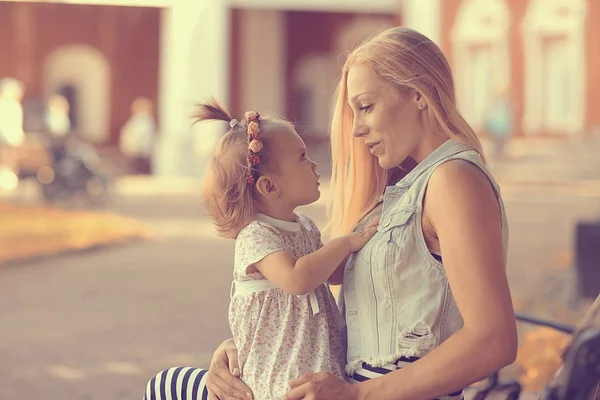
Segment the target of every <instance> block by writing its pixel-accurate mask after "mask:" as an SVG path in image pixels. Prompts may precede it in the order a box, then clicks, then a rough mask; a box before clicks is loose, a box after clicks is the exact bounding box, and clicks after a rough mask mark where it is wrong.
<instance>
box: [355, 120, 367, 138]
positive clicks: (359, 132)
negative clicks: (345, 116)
mask: <svg viewBox="0 0 600 400" xmlns="http://www.w3.org/2000/svg"><path fill="white" fill-rule="evenodd" d="M367 132H368V129H366V127H365V126H364V125H361V124H358V123H357V122H356V121H355V122H354V125H353V126H352V136H354V137H361V136H364V135H366V134H367Z"/></svg>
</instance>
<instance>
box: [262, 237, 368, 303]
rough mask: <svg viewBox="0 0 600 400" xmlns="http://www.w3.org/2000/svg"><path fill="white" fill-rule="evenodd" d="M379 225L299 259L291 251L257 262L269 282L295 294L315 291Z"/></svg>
mask: <svg viewBox="0 0 600 400" xmlns="http://www.w3.org/2000/svg"><path fill="white" fill-rule="evenodd" d="M375 231H376V227H371V228H369V229H367V230H364V231H362V232H357V233H351V234H349V235H346V236H342V237H339V238H336V239H333V240H331V241H330V242H328V243H327V244H326V245H324V246H323V247H321V248H320V249H319V250H317V251H315V252H314V253H310V254H307V255H305V256H304V257H300V258H298V259H295V258H294V256H293V255H292V254H290V253H289V252H287V251H278V252H276V253H272V254H269V255H268V256H266V257H265V258H263V259H262V260H261V261H259V262H257V263H256V264H254V267H255V268H256V269H258V270H259V271H260V273H261V274H263V275H264V276H265V278H267V279H268V280H269V281H271V282H272V283H274V284H275V285H277V286H278V287H280V288H281V289H283V290H284V291H286V292H288V293H291V294H306V293H309V292H312V291H313V290H315V288H317V286H319V285H320V284H322V283H323V282H325V281H326V280H327V278H329V276H330V275H331V274H332V273H333V271H334V270H335V269H336V268H338V266H339V265H340V263H341V262H342V260H344V258H346V257H347V256H348V255H349V254H350V253H352V252H354V251H357V250H358V249H360V248H361V247H362V246H364V244H365V243H366V242H367V241H368V240H369V239H370V238H371V236H373V234H374V233H375Z"/></svg>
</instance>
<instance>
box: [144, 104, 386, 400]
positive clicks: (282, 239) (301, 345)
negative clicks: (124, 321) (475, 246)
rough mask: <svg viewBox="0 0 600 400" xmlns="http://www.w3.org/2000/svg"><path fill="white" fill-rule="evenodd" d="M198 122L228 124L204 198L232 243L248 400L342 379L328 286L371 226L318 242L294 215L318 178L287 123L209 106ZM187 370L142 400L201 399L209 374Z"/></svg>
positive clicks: (234, 308)
mask: <svg viewBox="0 0 600 400" xmlns="http://www.w3.org/2000/svg"><path fill="white" fill-rule="evenodd" d="M195 117H196V120H197V121H208V120H222V121H227V122H229V125H230V127H231V129H230V130H229V131H228V132H227V133H226V134H225V135H224V136H223V138H222V139H221V140H220V141H219V143H218V145H217V148H216V151H215V154H214V157H213V159H212V160H211V163H210V167H209V170H208V173H207V176H206V181H205V187H204V197H205V202H206V206H207V208H208V211H209V213H210V215H211V217H212V219H213V221H214V224H215V226H216V229H217V231H218V233H219V235H220V236H223V237H226V238H233V239H235V241H236V243H235V262H234V270H233V283H232V287H231V303H230V307H229V323H230V327H231V331H232V334H233V339H234V342H235V345H236V348H237V349H238V360H239V365H240V369H241V371H240V373H241V378H242V379H243V380H244V382H245V383H246V385H248V386H249V387H250V388H251V389H252V391H253V393H254V398H255V399H258V400H281V399H282V398H283V396H284V394H285V393H286V392H287V391H289V384H288V382H289V381H290V380H292V379H294V378H298V377H300V376H301V375H302V374H305V373H310V372H330V373H332V374H335V375H337V376H339V377H343V376H344V373H343V371H344V369H343V366H344V363H345V355H344V350H343V349H342V344H341V342H340V329H341V324H343V322H341V315H340V314H339V312H338V310H337V308H336V305H335V301H334V299H333V296H332V295H331V292H330V291H329V288H328V286H327V285H326V284H325V282H326V281H327V279H328V278H329V277H330V276H331V275H332V274H333V272H334V271H335V270H336V269H337V268H338V267H339V266H340V265H342V264H343V262H344V261H345V260H346V258H347V257H348V256H349V255H350V254H351V253H353V252H355V251H357V250H359V249H360V248H361V247H362V246H363V245H364V244H365V243H366V242H367V241H368V240H369V239H370V237H371V236H372V235H373V234H374V233H375V231H376V226H375V225H374V226H371V227H369V228H367V229H366V230H364V231H361V232H358V233H352V234H350V235H347V236H342V237H339V238H336V239H333V240H331V241H330V242H328V243H327V244H326V245H323V244H322V243H321V234H320V232H319V229H318V228H317V226H316V225H315V223H314V222H313V221H312V220H311V219H310V218H308V217H307V216H306V215H303V214H301V213H299V212H296V211H295V209H296V208H297V207H299V206H302V205H307V204H310V203H313V202H315V201H316V200H318V199H319V196H320V193H319V174H318V173H317V164H316V163H315V162H314V161H312V160H311V159H310V158H308V155H307V150H306V146H305V144H304V142H303V140H302V139H301V138H300V136H299V135H298V134H297V133H296V131H295V129H294V127H293V126H292V124H290V123H289V122H287V121H283V120H277V119H270V118H261V117H260V115H259V114H258V113H256V112H247V113H245V117H244V119H243V120H242V121H237V120H235V119H232V118H231V117H230V116H229V114H228V113H227V112H226V111H225V110H223V108H222V107H221V106H219V104H218V103H216V102H214V101H211V102H208V103H207V104H201V105H200V106H199V107H198V109H197V112H196V115H195ZM184 370H186V369H185V368H176V369H173V368H172V369H170V370H165V371H164V372H163V373H162V374H159V375H157V376H156V378H155V379H153V380H152V381H151V382H150V383H149V385H148V390H147V392H146V398H147V399H153V400H154V399H156V400H159V399H163V397H161V392H162V393H165V394H166V393H169V394H170V395H171V398H173V399H174V400H175V399H177V400H180V399H182V397H183V396H184V395H185V396H186V397H187V398H191V397H189V396H187V395H188V394H192V395H193V396H202V397H198V398H202V399H204V398H207V392H206V388H205V387H204V378H203V377H204V374H205V372H206V371H203V370H197V369H191V368H190V369H187V370H186V371H185V372H184ZM191 375H194V376H193V378H192V377H191ZM186 378H187V379H186ZM161 387H162V390H161ZM194 398H196V397H194Z"/></svg>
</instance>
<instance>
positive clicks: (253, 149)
mask: <svg viewBox="0 0 600 400" xmlns="http://www.w3.org/2000/svg"><path fill="white" fill-rule="evenodd" d="M244 118H245V119H246V120H247V121H248V129H247V131H248V179H247V180H248V184H250V185H254V184H255V183H256V179H257V175H258V170H257V168H256V167H257V166H258V165H260V156H259V155H258V153H260V151H261V150H262V149H263V143H262V142H261V141H260V139H259V134H260V126H259V122H260V114H259V113H257V112H256V111H247V112H246V113H244Z"/></svg>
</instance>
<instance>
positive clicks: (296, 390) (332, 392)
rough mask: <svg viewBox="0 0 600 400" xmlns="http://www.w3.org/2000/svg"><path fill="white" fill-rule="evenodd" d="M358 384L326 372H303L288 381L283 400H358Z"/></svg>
mask: <svg viewBox="0 0 600 400" xmlns="http://www.w3.org/2000/svg"><path fill="white" fill-rule="evenodd" d="M358 386H359V385H353V384H351V383H348V382H346V381H343V380H342V379H340V378H338V377H337V376H334V375H332V374H330V373H327V372H318V373H313V374H304V375H302V376H301V377H300V378H297V379H294V380H292V381H290V387H291V388H292V389H291V390H290V391H289V392H287V394H286V395H285V398H284V399H285V400H308V399H310V400H340V399H344V400H359V391H358Z"/></svg>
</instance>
